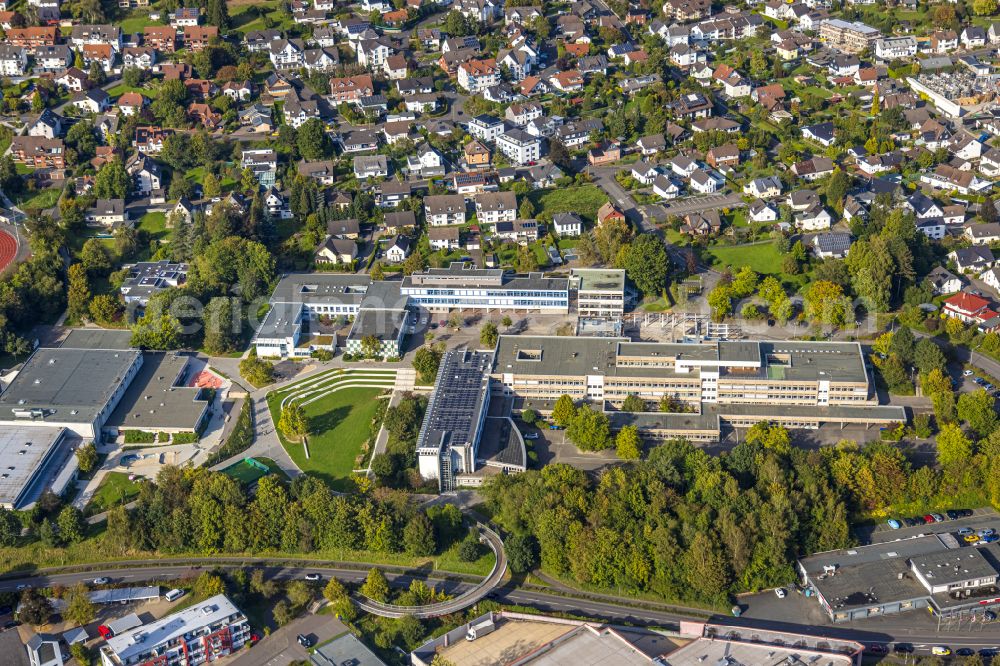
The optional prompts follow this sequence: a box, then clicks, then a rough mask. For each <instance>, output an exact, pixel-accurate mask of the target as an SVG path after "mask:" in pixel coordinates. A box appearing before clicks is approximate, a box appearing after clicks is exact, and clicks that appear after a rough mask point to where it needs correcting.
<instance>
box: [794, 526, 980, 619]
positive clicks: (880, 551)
mask: <svg viewBox="0 0 1000 666" xmlns="http://www.w3.org/2000/svg"><path fill="white" fill-rule="evenodd" d="M798 568H799V572H800V574H801V575H802V581H803V584H804V585H805V586H806V587H807V590H808V594H810V595H813V596H815V597H816V599H817V600H818V601H819V604H820V607H821V608H822V609H823V610H824V611H825V612H826V614H827V615H828V616H829V618H830V619H831V620H832V621H833V622H850V621H852V620H860V619H865V618H870V617H881V616H883V615H890V614H895V613H902V612H906V611H909V610H914V609H919V608H927V609H929V610H930V611H931V612H932V613H934V614H935V615H939V616H943V617H948V616H954V615H964V616H965V617H968V616H969V615H976V614H981V613H983V612H985V611H986V610H988V609H991V608H992V609H994V610H995V609H996V607H997V606H1000V589H998V587H997V577H998V571H1000V543H989V544H978V545H969V544H966V543H965V542H964V541H961V542H960V541H959V540H958V539H956V538H955V537H954V535H952V534H949V533H943V534H922V535H920V536H917V537H914V538H909V539H899V540H894V541H889V542H886V543H877V544H872V545H869V546H858V547H854V548H842V549H839V550H832V551H827V552H823V553H816V554H815V555H810V556H808V557H803V558H802V559H800V560H799V562H798ZM980 619H982V618H980Z"/></svg>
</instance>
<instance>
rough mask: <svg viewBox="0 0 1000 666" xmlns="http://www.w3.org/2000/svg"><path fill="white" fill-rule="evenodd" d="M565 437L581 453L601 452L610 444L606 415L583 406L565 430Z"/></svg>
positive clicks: (608, 424)
mask: <svg viewBox="0 0 1000 666" xmlns="http://www.w3.org/2000/svg"><path fill="white" fill-rule="evenodd" d="M566 437H567V438H568V439H569V440H570V441H571V442H573V443H574V444H576V445H577V447H578V448H579V449H580V450H582V451H602V450H604V449H606V448H608V446H609V445H610V443H611V424H610V422H609V420H608V415H607V414H605V413H604V412H599V411H597V410H594V409H592V408H591V407H590V406H589V405H583V406H582V407H580V408H579V409H577V410H576V414H575V415H574V416H573V420H572V421H571V422H570V424H569V426H568V427H567V428H566Z"/></svg>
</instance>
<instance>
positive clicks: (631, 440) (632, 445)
mask: <svg viewBox="0 0 1000 666" xmlns="http://www.w3.org/2000/svg"><path fill="white" fill-rule="evenodd" d="M615 453H616V454H617V455H618V457H619V458H621V459H622V460H638V459H639V458H640V457H641V456H642V440H641V439H640V437H639V429H638V428H637V427H635V426H624V427H623V428H622V429H621V430H619V431H618V435H617V436H616V437H615Z"/></svg>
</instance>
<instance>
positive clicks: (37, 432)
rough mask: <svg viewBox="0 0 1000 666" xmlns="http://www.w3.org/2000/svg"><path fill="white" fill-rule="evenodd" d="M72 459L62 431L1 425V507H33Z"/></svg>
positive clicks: (70, 450) (58, 429) (71, 452)
mask: <svg viewBox="0 0 1000 666" xmlns="http://www.w3.org/2000/svg"><path fill="white" fill-rule="evenodd" d="M72 457H73V451H72V449H71V448H70V446H69V444H68V442H67V438H66V430H65V429H64V428H44V427H40V428H22V427H19V426H0V506H2V507H4V508H5V509H23V508H25V507H26V506H28V505H30V504H32V503H33V502H34V501H35V500H36V499H38V496H39V495H40V494H41V493H42V491H43V490H45V489H46V488H48V487H51V485H52V482H53V480H54V479H55V478H56V477H57V476H58V475H59V471H60V470H61V469H62V468H63V466H64V465H65V463H67V462H68V461H69V459H70V458H72ZM59 490H61V489H59Z"/></svg>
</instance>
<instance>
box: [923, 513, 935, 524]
mask: <svg viewBox="0 0 1000 666" xmlns="http://www.w3.org/2000/svg"><path fill="white" fill-rule="evenodd" d="M924 522H925V523H927V524H928V525H930V524H931V523H933V522H934V516H932V515H931V514H929V513H928V514H927V515H926V516H924Z"/></svg>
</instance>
